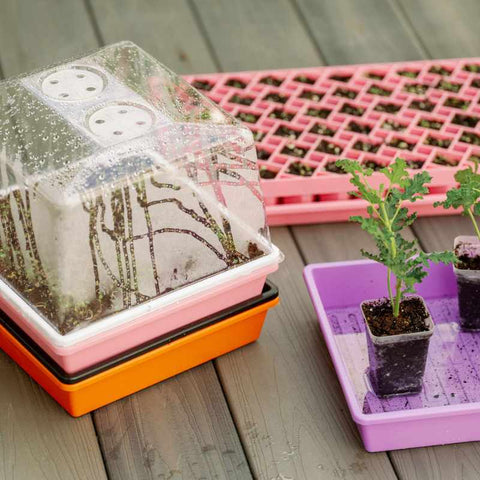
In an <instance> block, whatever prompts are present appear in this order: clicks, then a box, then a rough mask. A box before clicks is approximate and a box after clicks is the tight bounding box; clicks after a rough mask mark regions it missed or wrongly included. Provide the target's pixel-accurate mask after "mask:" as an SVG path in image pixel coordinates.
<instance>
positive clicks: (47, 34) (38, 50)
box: [0, 0, 97, 76]
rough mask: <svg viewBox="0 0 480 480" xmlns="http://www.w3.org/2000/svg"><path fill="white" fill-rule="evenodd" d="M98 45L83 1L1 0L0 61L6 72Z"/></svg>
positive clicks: (60, 57) (76, 53)
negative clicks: (28, 0) (21, 0)
mask: <svg viewBox="0 0 480 480" xmlns="http://www.w3.org/2000/svg"><path fill="white" fill-rule="evenodd" d="M96 46H97V42H96V40H95V37H94V33H93V28H92V26H91V23H90V20H89V18H88V15H87V11H86V9H85V7H84V5H83V2H64V1H62V0H39V1H36V2H18V1H16V0H2V1H1V2H0V63H1V64H2V67H3V72H4V74H5V75H7V76H11V75H16V74H19V73H23V72H28V71H30V70H32V69H34V68H38V67H42V66H45V65H49V64H51V63H53V62H55V61H57V60H63V59H66V58H68V57H71V56H74V55H78V54H81V53H83V52H85V51H86V50H89V49H93V48H95V47H96Z"/></svg>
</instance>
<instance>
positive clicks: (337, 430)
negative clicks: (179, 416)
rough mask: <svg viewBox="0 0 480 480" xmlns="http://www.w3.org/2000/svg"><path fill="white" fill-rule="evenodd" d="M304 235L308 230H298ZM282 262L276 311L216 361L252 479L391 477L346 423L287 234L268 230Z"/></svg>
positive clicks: (382, 457)
mask: <svg viewBox="0 0 480 480" xmlns="http://www.w3.org/2000/svg"><path fill="white" fill-rule="evenodd" d="M305 228H308V227H305ZM273 240H274V242H275V244H276V245H278V246H279V247H280V249H281V250H282V251H283V252H284V254H285V262H284V263H283V264H282V267H281V269H280V271H279V272H277V273H275V274H274V275H273V276H272V280H273V281H274V282H276V284H277V285H279V287H280V292H281V302H280V306H279V307H277V308H275V309H274V310H272V311H271V312H270V313H269V316H268V318H267V321H266V324H265V327H264V329H263V333H262V336H261V337H260V339H259V340H258V341H257V343H256V344H253V345H250V346H248V347H245V348H243V349H241V350H238V351H236V352H232V353H231V354H229V355H226V356H224V357H222V358H219V359H218V360H217V365H218V370H219V372H220V376H221V380H222V384H223V386H224V389H225V391H226V393H227V398H228V400H229V403H230V407H231V409H232V412H233V414H234V418H235V421H236V423H237V428H238V429H239V431H240V435H241V437H242V440H243V443H244V445H245V447H246V449H247V454H248V457H249V460H250V464H251V465H252V468H253V470H254V474H255V477H256V478H259V479H272V478H292V479H293V478H294V479H296V480H297V479H314V478H315V479H331V478H345V479H347V478H349V479H350V478H352V479H353V478H355V479H358V478H365V479H366V478H378V479H390V478H396V476H395V474H394V472H393V470H392V467H391V464H390V462H389V461H388V459H387V457H386V455H385V454H383V453H380V454H367V453H366V452H365V451H364V449H363V446H362V445H361V442H360V440H359V437H358V433H357V429H356V427H355V424H354V423H353V422H352V420H351V418H350V414H349V411H348V408H347V406H346V404H345V401H344V397H343V394H342V392H341V389H340V386H339V384H338V381H337V379H336V376H335V373H334V370H333V367H332V365H331V361H330V357H329V354H328V351H327V349H326V346H325V344H324V342H323V339H322V338H321V335H320V331H319V328H318V322H317V319H316V316H315V313H314V311H313V307H312V305H311V301H310V299H309V296H308V293H307V291H306V288H305V285H304V282H303V279H302V277H301V271H302V269H303V266H304V264H303V261H302V258H301V257H300V255H299V252H298V249H297V247H296V245H295V243H294V241H293V239H292V236H291V235H290V233H289V231H288V229H287V228H276V229H274V230H273Z"/></svg>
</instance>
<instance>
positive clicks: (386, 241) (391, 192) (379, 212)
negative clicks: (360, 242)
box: [337, 158, 480, 302]
mask: <svg viewBox="0 0 480 480" xmlns="http://www.w3.org/2000/svg"><path fill="white" fill-rule="evenodd" d="M337 165H338V166H339V167H341V168H343V169H344V170H345V171H346V172H348V173H349V174H350V175H351V178H350V182H351V183H352V184H353V185H354V186H355V187H356V191H357V193H358V196H359V197H360V198H362V199H364V200H366V201H367V202H368V204H369V205H368V207H367V216H365V217H361V216H355V217H351V219H350V220H351V221H354V222H357V223H359V224H360V226H361V228H362V229H363V230H365V231H366V232H367V233H368V234H370V235H371V236H372V238H373V239H374V240H375V244H376V246H377V250H378V251H377V252H376V253H372V252H367V251H365V250H362V251H361V252H362V255H363V256H364V257H366V258H369V259H371V260H374V261H376V262H379V263H382V264H383V265H385V266H386V267H387V268H388V269H389V270H390V273H391V274H392V275H393V276H394V277H395V279H396V282H397V284H398V285H399V286H400V289H401V290H400V291H401V298H403V295H404V294H405V293H411V292H414V291H415V285H416V284H418V283H420V282H421V281H422V280H423V279H424V278H425V276H426V275H427V268H428V266H429V261H433V262H436V263H438V262H444V263H452V262H454V261H455V255H454V254H453V253H452V252H437V253H424V252H422V251H421V249H420V247H419V245H418V243H417V242H416V241H412V240H407V239H406V238H404V237H403V236H402V232H403V230H404V229H405V228H406V227H409V226H410V225H412V224H413V223H414V222H415V220H416V219H417V215H416V213H412V214H410V213H409V211H408V209H407V208H406V207H404V206H402V204H403V202H404V201H410V202H416V201H417V200H420V199H421V198H423V196H424V195H426V194H427V193H428V184H429V183H430V182H431V176H430V174H429V173H428V172H426V171H423V172H420V173H417V174H416V175H414V176H413V177H410V176H409V173H408V171H407V168H406V162H405V160H403V159H400V158H399V159H397V160H396V161H395V162H394V163H392V164H391V165H389V166H387V167H385V168H383V169H382V170H380V173H381V174H383V176H384V177H385V181H384V182H381V183H380V187H379V188H378V189H377V188H375V187H373V186H372V185H371V184H370V183H369V182H368V177H370V175H372V174H373V172H372V171H370V170H369V169H366V168H365V167H363V166H362V165H360V164H359V163H358V162H356V161H353V160H339V161H338V162H337ZM472 172H473V170H472ZM460 178H463V179H465V178H466V179H468V185H469V188H470V193H469V195H472V192H474V191H475V188H474V187H472V185H473V184H474V182H476V179H474V178H473V177H472V174H471V173H470V174H467V175H465V176H464V177H462V176H460ZM457 190H458V191H457ZM451 192H453V193H450V192H449V194H450V195H449V196H447V198H446V200H445V201H444V202H441V203H439V205H442V206H444V207H445V208H450V205H456V204H457V203H458V202H459V201H460V199H461V198H463V197H462V195H463V196H465V192H464V191H463V190H462V186H460V188H459V189H456V190H455V189H454V190H452V191H451ZM479 194H480V192H479ZM477 198H478V197H477ZM479 205H480V202H477V203H476V206H475V209H478V210H479V211H480V206H479ZM391 300H392V302H393V301H394V300H395V299H391Z"/></svg>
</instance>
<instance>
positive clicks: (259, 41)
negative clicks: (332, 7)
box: [192, 0, 319, 71]
mask: <svg viewBox="0 0 480 480" xmlns="http://www.w3.org/2000/svg"><path fill="white" fill-rule="evenodd" d="M192 5H193V6H194V8H195V10H196V13H197V15H198V17H197V18H198V20H199V22H200V24H201V25H202V26H203V31H204V34H205V35H206V37H207V38H208V40H209V43H210V45H211V48H212V50H213V52H214V54H215V56H216V58H217V59H218V62H219V64H220V65H221V67H222V69H223V70H226V71H237V70H257V69H268V68H288V67H299V66H305V65H308V66H313V65H317V64H318V63H319V55H318V51H317V49H316V47H315V45H314V44H313V43H312V42H311V41H310V39H309V36H308V33H307V32H306V31H305V29H304V27H303V25H302V23H301V21H300V19H299V18H298V16H297V15H296V12H295V9H294V7H293V6H292V5H291V3H290V2H289V1H288V0H262V1H260V2H259V1H258V0H242V1H240V2H229V1H224V0H192Z"/></svg>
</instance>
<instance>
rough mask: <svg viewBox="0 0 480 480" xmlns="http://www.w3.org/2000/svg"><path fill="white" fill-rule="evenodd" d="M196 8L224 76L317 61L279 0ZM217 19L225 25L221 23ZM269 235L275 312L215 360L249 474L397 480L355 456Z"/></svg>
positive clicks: (316, 339) (326, 368)
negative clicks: (255, 333) (244, 343)
mask: <svg viewBox="0 0 480 480" xmlns="http://www.w3.org/2000/svg"><path fill="white" fill-rule="evenodd" d="M195 5H196V6H197V14H198V15H199V19H200V22H201V23H202V24H203V25H204V26H205V31H206V32H207V35H208V36H209V38H210V44H211V45H212V48H213V49H214V50H215V53H216V57H217V58H218V62H219V64H220V66H221V68H222V69H224V70H245V69H254V68H268V67H276V68H279V67H288V66H295V65H297V66H301V65H305V66H307V65H308V66H310V65H316V64H320V63H321V57H320V56H319V55H318V53H317V51H316V49H315V48H314V47H311V42H310V40H309V38H308V36H307V34H306V33H305V30H304V26H303V25H302V22H301V20H300V19H299V18H298V17H297V16H296V15H295V11H292V9H291V7H290V5H289V4H286V3H285V2H273V1H264V2H253V1H244V2H236V3H233V2H232V3H231V4H227V3H225V2H218V1H213V0H212V1H210V0H208V1H204V0H202V1H201V2H196V3H195ZM200 7H201V8H200ZM222 19H232V20H229V21H224V20H223V24H222V25H220V26H219V23H222ZM233 19H234V21H233ZM227 27H228V28H227ZM279 27H281V28H279ZM284 31H288V35H284V34H283V32H284ZM279 32H280V33H279ZM238 45H241V48H239V47H238ZM309 45H310V46H309ZM272 233H273V240H274V241H275V242H276V243H277V244H278V245H279V246H280V248H282V249H283V251H284V253H285V254H286V257H287V260H286V262H285V263H284V264H283V265H282V266H281V269H280V271H279V272H278V273H276V274H275V275H274V276H273V277H272V278H273V280H274V281H275V282H277V284H278V285H279V287H280V291H281V297H282V302H281V305H280V307H278V308H276V309H274V310H273V311H272V312H271V313H270V314H269V318H268V319H267V322H266V326H265V328H264V331H263V334H262V337H261V338H260V340H259V341H258V342H257V343H256V344H254V345H251V346H248V347H246V348H244V349H241V350H239V351H237V352H233V353H231V354H229V355H227V356H224V357H222V358H220V359H218V360H217V361H216V364H217V369H218V371H219V372H220V376H221V380H222V384H223V387H224V389H225V391H226V393H227V398H228V400H229V404H230V408H231V410H232V412H233V414H234V418H235V422H236V424H237V428H238V429H239V432H240V435H241V438H242V441H243V444H244V446H245V447H246V450H247V454H248V458H249V461H250V465H251V467H252V470H253V473H254V476H255V477H256V478H260V479H271V478H295V479H302V478H307V479H309V478H335V477H336V476H338V477H341V478H396V476H395V474H394V472H393V470H392V468H391V464H390V462H389V461H388V459H387V457H386V456H385V455H384V454H378V455H368V454H366V453H365V452H364V450H363V449H362V447H361V444H360V441H359V439H358V433H357V430H356V427H355V425H354V424H353V422H352V421H351V419H350V417H349V414H348V413H347V409H346V406H345V403H344V400H343V395H342V393H341V392H340V389H339V385H338V382H337V380H336V378H335V374H334V372H333V369H332V366H331V363H330V359H329V356H328V353H327V351H326V347H325V345H324V343H323V340H321V338H320V335H319V329H318V323H317V321H316V318H315V315H314V312H313V308H312V306H311V302H310V299H309V297H308V294H307V292H306V288H305V286H304V284H303V280H302V277H301V270H302V268H303V262H302V259H301V257H300V256H299V253H298V250H297V248H296V245H295V243H294V241H293V238H292V236H291V234H290V232H289V230H288V229H286V228H281V229H273V232H272Z"/></svg>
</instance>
